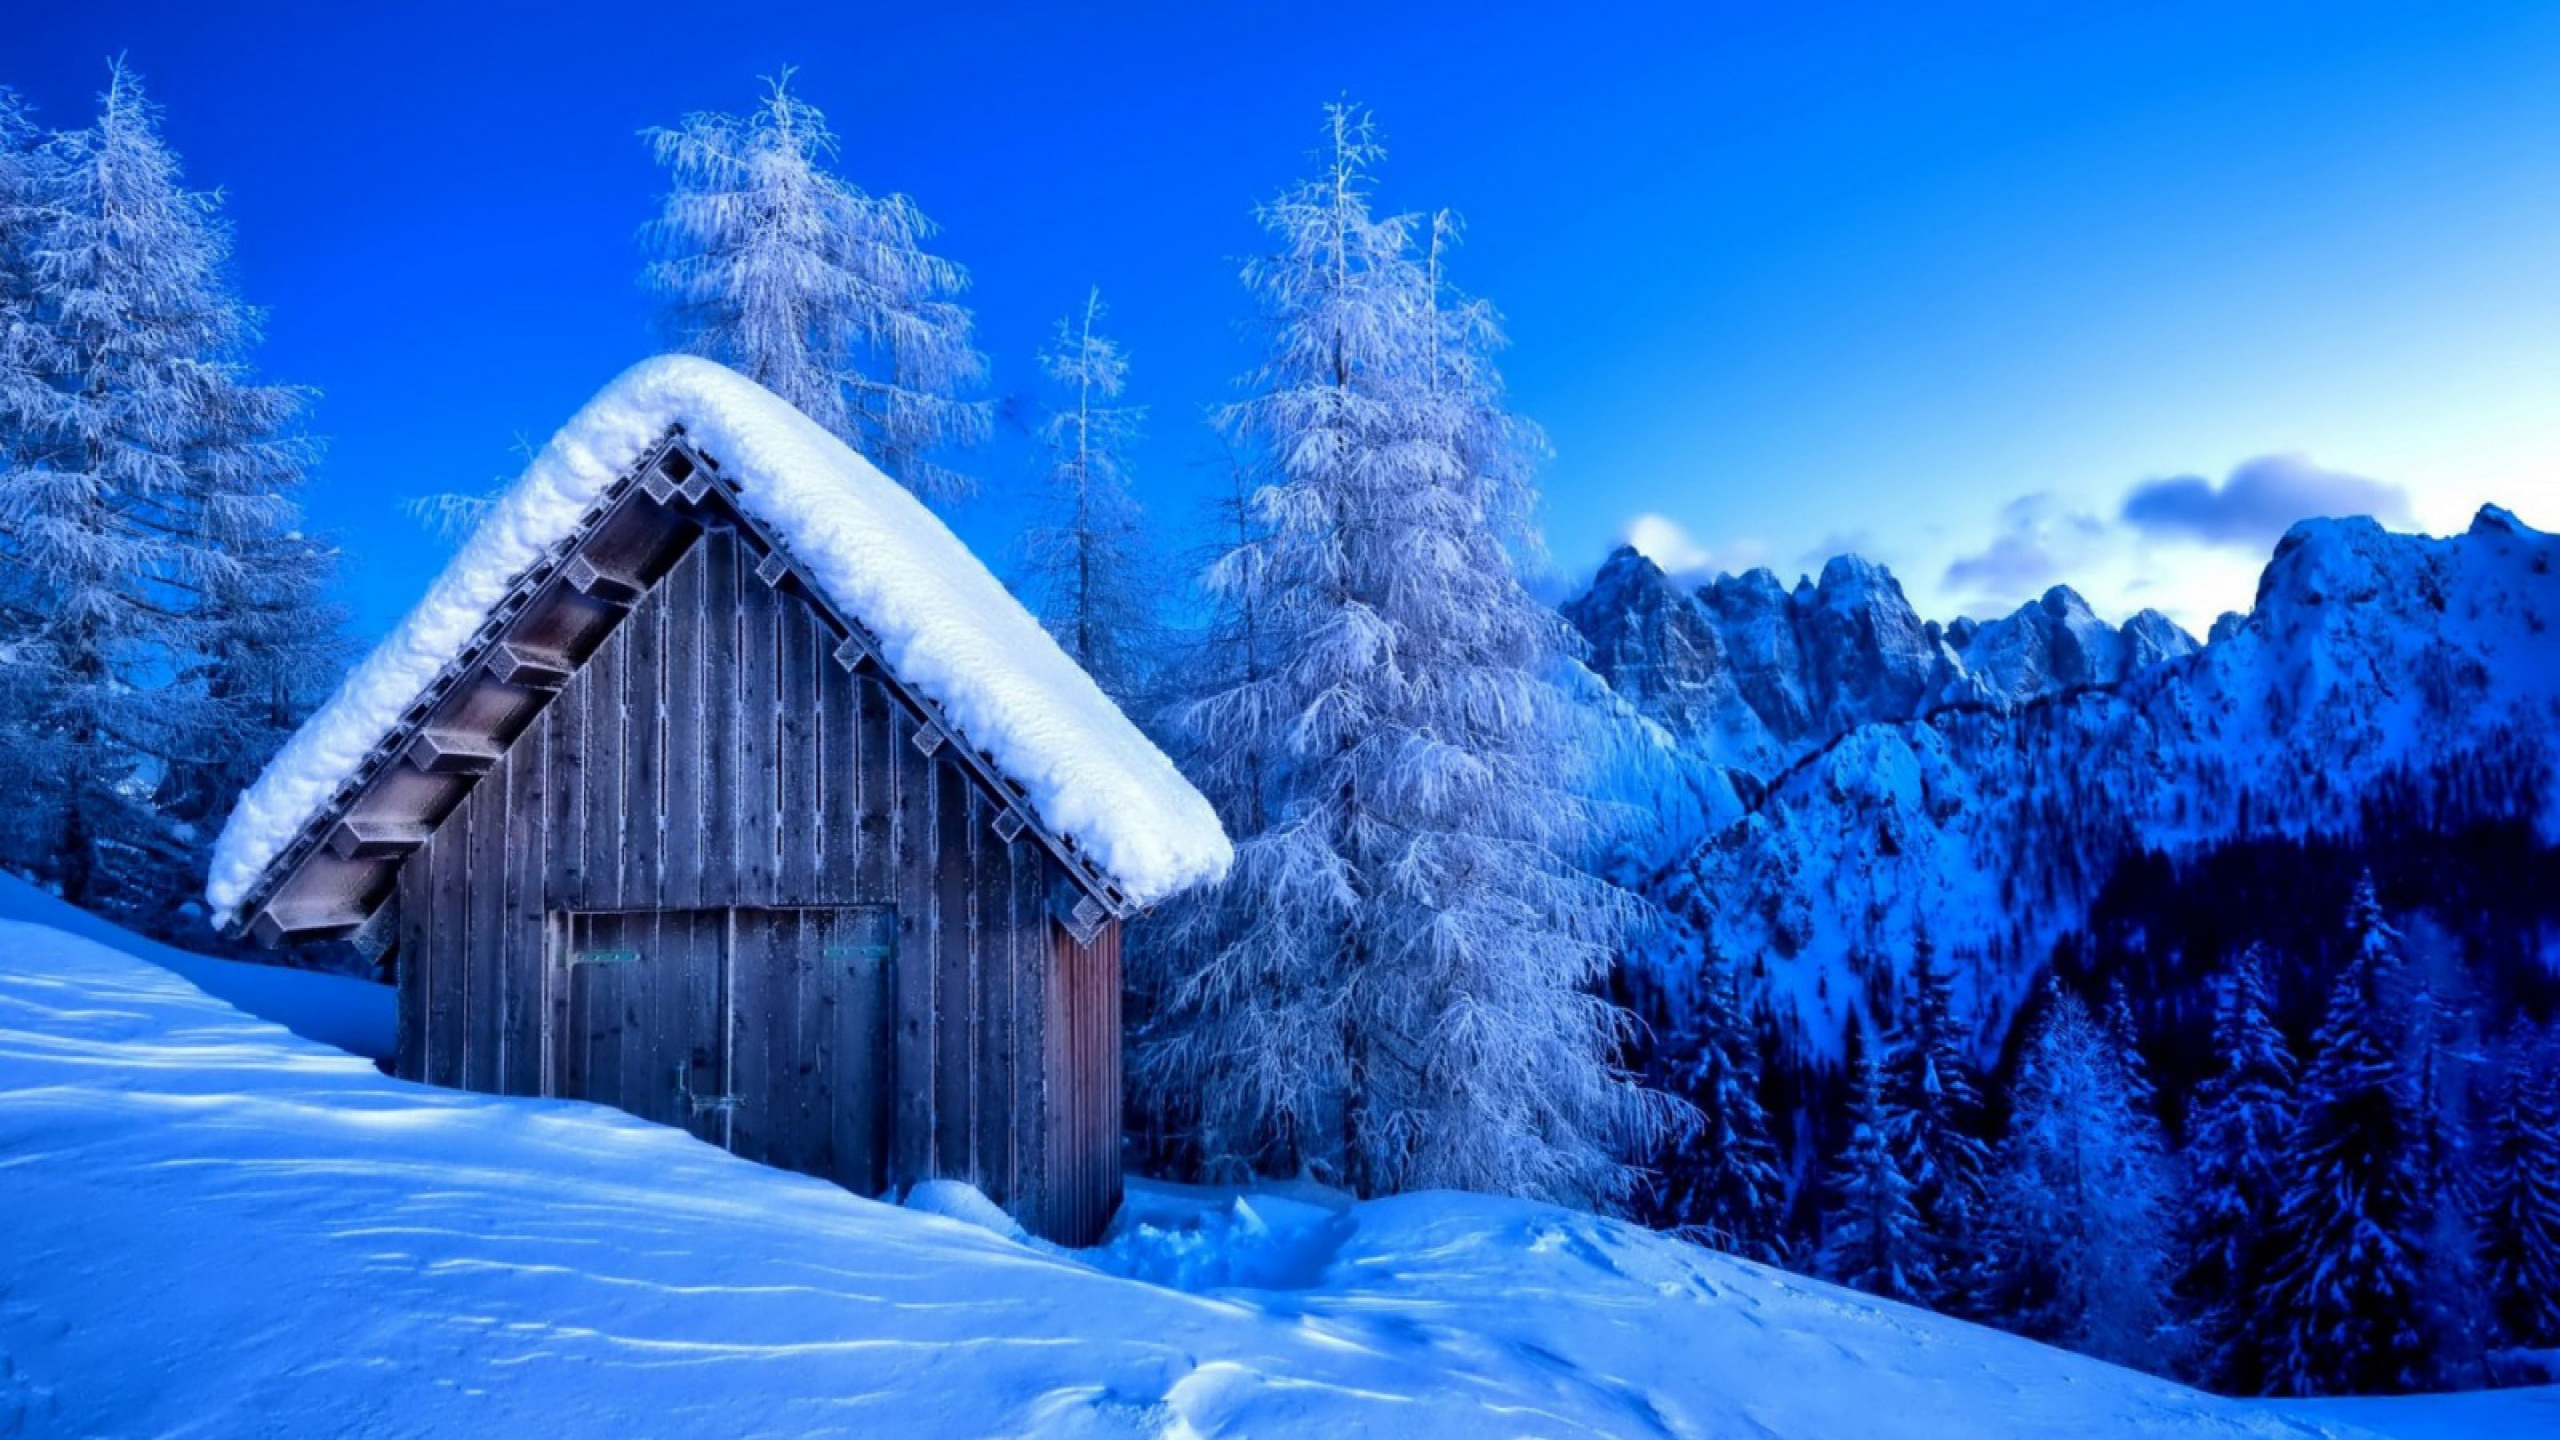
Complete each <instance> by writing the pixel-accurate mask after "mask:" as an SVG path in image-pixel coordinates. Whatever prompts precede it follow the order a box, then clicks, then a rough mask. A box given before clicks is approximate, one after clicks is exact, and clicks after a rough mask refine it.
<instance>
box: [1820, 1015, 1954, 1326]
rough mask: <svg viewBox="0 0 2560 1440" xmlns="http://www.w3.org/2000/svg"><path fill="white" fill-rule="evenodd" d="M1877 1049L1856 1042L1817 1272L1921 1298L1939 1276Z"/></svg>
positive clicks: (1871, 1289)
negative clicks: (1901, 1154) (1853, 1082)
mask: <svg viewBox="0 0 2560 1440" xmlns="http://www.w3.org/2000/svg"><path fill="white" fill-rule="evenodd" d="M1878 1049H1879V1047H1878V1045H1877V1043H1876V1042H1875V1041H1874V1040H1873V1039H1871V1038H1870V1039H1868V1040H1867V1041H1866V1042H1865V1043H1864V1044H1862V1045H1861V1046H1860V1047H1859V1056H1858V1060H1857V1067H1858V1089H1857V1093H1856V1095H1855V1096H1854V1097H1853V1098H1852V1099H1851V1100H1850V1102H1849V1143H1848V1146H1847V1147H1846V1148H1845V1149H1843V1150H1842V1151H1841V1154H1840V1160H1839V1163H1838V1165H1837V1166H1836V1167H1835V1168H1834V1169H1833V1171H1832V1175H1831V1185H1830V1189H1831V1211H1830V1215H1829V1217H1828V1219H1827V1220H1826V1221H1825V1225H1826V1227H1827V1228H1826V1233H1825V1234H1824V1236H1823V1238H1822V1255H1821V1265H1820V1269H1821V1272H1822V1274H1823V1276H1824V1277H1825V1278H1826V1279H1831V1280H1837V1281H1839V1282H1840V1283H1841V1284H1843V1285H1849V1286H1854V1287H1855V1288H1857V1289H1860V1290H1864V1291H1866V1292H1867V1293H1868V1294H1870V1295H1881V1296H1883V1297H1885V1298H1886V1299H1888V1300H1908V1301H1911V1302H1914V1303H1919V1302H1921V1301H1922V1300H1923V1299H1924V1297H1926V1296H1928V1295H1930V1294H1932V1293H1934V1292H1935V1291H1936V1290H1937V1288H1938V1279H1937V1276H1936V1274H1935V1273H1933V1269H1932V1264H1931V1257H1930V1254H1929V1250H1930V1246H1929V1239H1928V1236H1927V1235H1926V1234H1924V1233H1923V1232H1922V1230H1921V1226H1920V1212H1919V1210H1918V1209H1916V1208H1915V1207H1914V1206H1913V1205H1912V1203H1911V1182H1910V1180H1908V1179H1906V1178H1905V1177H1904V1176H1903V1173H1902V1166H1901V1164H1900V1162H1899V1161H1897V1160H1896V1159H1895V1158H1894V1153H1893V1148H1894V1147H1893V1138H1892V1136H1893V1131H1894V1130H1895V1128H1896V1125H1895V1119H1896V1117H1895V1116H1894V1115H1893V1114H1892V1107H1891V1105H1890V1104H1889V1103H1888V1102H1887V1101H1886V1099H1885V1078H1884V1061H1883V1059H1882V1058H1881V1056H1880V1055H1879V1054H1878V1053H1877V1052H1878Z"/></svg>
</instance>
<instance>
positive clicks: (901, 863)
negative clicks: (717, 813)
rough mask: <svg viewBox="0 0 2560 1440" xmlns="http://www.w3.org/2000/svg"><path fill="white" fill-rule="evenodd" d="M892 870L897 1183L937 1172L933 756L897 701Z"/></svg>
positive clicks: (892, 727)
mask: <svg viewBox="0 0 2560 1440" xmlns="http://www.w3.org/2000/svg"><path fill="white" fill-rule="evenodd" d="M888 729H889V735H890V742H889V744H888V746H887V747H886V748H887V751H888V757H887V758H888V761H889V812H890V816H891V821H890V832H889V833H890V839H891V852H892V858H891V861H890V867H889V868H890V875H891V878H892V880H893V881H894V883H895V885H896V887H897V897H898V898H897V907H898V974H897V996H898V1055H897V1076H898V1081H897V1091H898V1123H897V1127H896V1134H895V1136H894V1138H893V1142H892V1143H893V1150H892V1154H893V1157H894V1160H893V1164H892V1166H891V1168H892V1170H893V1171H894V1172H895V1175H894V1180H895V1183H897V1184H899V1185H902V1186H903V1185H912V1184H914V1183H915V1182H916V1181H918V1180H923V1179H926V1178H929V1177H930V1176H932V1175H933V1174H934V1168H933V1108H934V1054H933V1052H934V1038H935V1037H934V1023H933V1022H934V993H933V991H934V969H935V964H934V961H935V956H936V954H937V950H936V946H935V942H934V928H933V899H934V895H933V885H932V863H933V833H932V829H931V827H932V823H933V815H932V798H933V794H932V782H933V769H932V762H931V761H930V760H928V759H926V758H925V757H924V756H923V755H922V754H920V753H918V752H917V750H916V748H915V746H914V745H913V744H912V743H910V742H911V740H912V739H913V737H914V735H915V726H914V722H913V721H912V720H911V719H910V718H909V717H908V715H907V713H906V711H905V710H903V709H899V708H896V707H892V708H891V711H890V723H889V727H888Z"/></svg>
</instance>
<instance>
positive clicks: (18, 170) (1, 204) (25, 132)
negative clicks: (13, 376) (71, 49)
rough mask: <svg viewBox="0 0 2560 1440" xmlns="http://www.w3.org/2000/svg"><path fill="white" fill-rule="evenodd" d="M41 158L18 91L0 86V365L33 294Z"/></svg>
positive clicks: (33, 123) (31, 123)
mask: <svg viewBox="0 0 2560 1440" xmlns="http://www.w3.org/2000/svg"><path fill="white" fill-rule="evenodd" d="M43 164H44V156H43V153H42V152H41V151H39V150H38V149H37V148H36V127H35V122H34V121H32V120H30V119H28V118H27V109H26V105H25V103H24V102H22V101H21V100H19V98H18V95H17V92H16V91H14V90H11V89H10V88H9V87H7V86H5V85H0V363H5V359H6V355H7V348H6V347H8V346H9V345H11V344H12V343H14V342H13V339H12V334H11V332H12V330H13V329H14V327H16V326H18V325H22V324H24V323H26V316H27V306H28V304H29V303H30V302H31V300H32V299H33V296H34V293H35V277H34V275H33V274H32V273H31V272H30V265H31V262H32V256H31V255H30V253H29V251H30V243H29V242H30V239H31V237H32V236H33V234H34V231H35V226H36V221H37V217H38V213H39V211H40V209H41V207H42V205H43V203H44V197H43V194H42V192H41V188H40V182H39V177H40V175H41V174H42V166H43Z"/></svg>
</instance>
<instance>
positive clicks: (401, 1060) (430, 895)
mask: <svg viewBox="0 0 2560 1440" xmlns="http://www.w3.org/2000/svg"><path fill="white" fill-rule="evenodd" d="M427 874H428V865H427V857H426V856H425V854H424V853H423V852H422V853H420V854H416V855H412V856H410V857H409V859H408V861H407V862H406V863H405V864H403V865H402V866H401V867H400V882H399V883H400V955H399V960H398V962H397V963H398V967H399V968H398V970H397V972H396V974H395V976H394V978H395V979H396V980H397V981H398V983H399V987H400V993H399V1001H400V1048H399V1053H398V1054H397V1056H395V1057H394V1058H393V1060H392V1073H393V1074H395V1075H397V1076H399V1077H400V1078H401V1079H403V1080H422V1079H424V1078H426V1073H427V1007H428V997H429V994H430V990H429V984H430V981H429V976H430V962H431V958H432V956H433V953H434V952H433V951H432V950H431V949H430V948H429V945H430V941H429V936H428V926H429V925H430V923H431V922H432V920H433V917H434V914H435V894H434V891H433V890H432V889H431V888H430V887H429V886H428V884H427Z"/></svg>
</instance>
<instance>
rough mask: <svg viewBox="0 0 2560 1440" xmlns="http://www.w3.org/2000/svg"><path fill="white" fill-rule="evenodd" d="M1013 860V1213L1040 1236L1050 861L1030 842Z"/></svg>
mask: <svg viewBox="0 0 2560 1440" xmlns="http://www.w3.org/2000/svg"><path fill="white" fill-rule="evenodd" d="M1006 848H1007V849H1008V850H1009V851H1010V852H1011V858H1012V862H1013V906H1014V909H1013V917H1012V926H1013V934H1014V950H1013V965H1014V980H1013V983H1014V993H1015V995H1016V997H1017V1000H1016V1008H1015V1011H1014V1039H1013V1045H1014V1053H1015V1055H1016V1056H1017V1057H1018V1059H1017V1060H1016V1063H1015V1065H1014V1093H1013V1097H1012V1104H1011V1111H1012V1122H1013V1123H1012V1130H1013V1136H1014V1139H1013V1144H1014V1165H1015V1180H1014V1196H1015V1199H1014V1204H1015V1206H1016V1207H1017V1208H1016V1211H1015V1213H1017V1214H1019V1215H1021V1216H1022V1217H1023V1223H1024V1224H1026V1225H1028V1226H1030V1227H1032V1228H1033V1229H1035V1230H1038V1231H1039V1232H1040V1233H1041V1234H1043V1235H1046V1234H1050V1233H1052V1231H1051V1228H1050V1227H1052V1226H1053V1225H1054V1224H1055V1219H1054V1217H1053V1215H1052V1214H1051V1211H1050V1206H1051V1204H1052V1195H1053V1184H1052V1181H1051V1176H1052V1175H1053V1174H1054V1172H1055V1167H1054V1164H1053V1161H1052V1156H1051V1153H1050V1152H1051V1146H1050V1144H1049V1128H1048V1127H1049V1109H1048V1099H1049V1063H1048V1062H1049V1051H1048V1046H1049V1025H1050V1021H1051V1014H1052V1012H1051V1009H1050V996H1049V972H1050V970H1051V968H1052V966H1051V962H1050V954H1049V926H1050V921H1049V916H1048V904H1047V892H1048V887H1049V879H1050V875H1051V871H1050V862H1049V857H1048V855H1047V854H1046V853H1045V852H1044V851H1042V850H1041V849H1040V847H1039V846H1037V845H1034V844H1015V845H1011V846H1008V847H1006Z"/></svg>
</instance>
